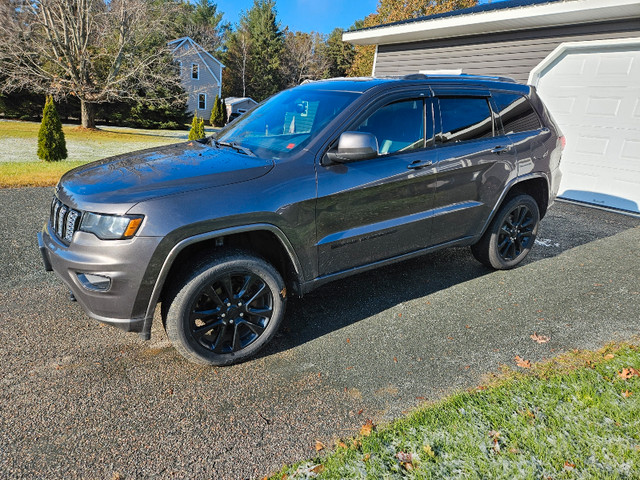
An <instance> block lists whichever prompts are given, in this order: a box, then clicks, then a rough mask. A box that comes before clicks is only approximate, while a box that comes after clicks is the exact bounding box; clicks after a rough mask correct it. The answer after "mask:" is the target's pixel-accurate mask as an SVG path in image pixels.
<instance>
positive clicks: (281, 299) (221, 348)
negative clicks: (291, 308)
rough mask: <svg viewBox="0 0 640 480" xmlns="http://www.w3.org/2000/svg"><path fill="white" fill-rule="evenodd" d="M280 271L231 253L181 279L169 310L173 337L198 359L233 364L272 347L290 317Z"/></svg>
mask: <svg viewBox="0 0 640 480" xmlns="http://www.w3.org/2000/svg"><path fill="white" fill-rule="evenodd" d="M284 292H286V290H285V287H284V281H283V280H282V277H281V276H280V274H279V273H278V271H277V270H276V269H275V268H274V267H273V266H272V265H271V264H269V263H267V262H266V261H265V260H263V259H261V258H258V257H254V256H253V255H250V254H248V253H245V252H227V253H223V254H221V255H217V256H214V257H212V258H210V259H209V260H207V261H204V262H203V263H201V264H200V265H199V266H196V268H195V269H194V271H193V272H192V273H191V274H190V275H187V276H186V278H184V279H183V280H182V281H178V282H177V286H176V288H175V289H174V294H173V295H170V297H172V298H169V299H168V301H169V302H170V304H169V306H168V308H167V309H163V310H165V311H166V318H165V324H166V330H167V336H168V337H169V340H171V343H172V344H173V345H174V347H175V348H176V350H177V351H178V352H179V353H180V354H181V355H182V356H184V357H185V358H187V359H188V360H190V361H192V362H196V363H201V364H206V365H218V366H222V365H231V364H233V363H238V362H241V361H244V360H246V359H248V358H249V357H251V356H253V355H254V354H255V353H256V352H257V351H258V350H259V349H261V348H262V347H263V346H264V345H266V344H267V343H268V342H269V340H271V338H272V337H273V335H274V334H275V333H276V331H277V330H278V327H279V326H280V323H281V321H282V318H283V317H284V312H285V307H286V299H285V293H284Z"/></svg>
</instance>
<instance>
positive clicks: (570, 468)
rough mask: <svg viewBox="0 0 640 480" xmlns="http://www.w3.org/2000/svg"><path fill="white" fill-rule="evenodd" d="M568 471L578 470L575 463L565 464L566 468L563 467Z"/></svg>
mask: <svg viewBox="0 0 640 480" xmlns="http://www.w3.org/2000/svg"><path fill="white" fill-rule="evenodd" d="M563 468H564V469H565V470H566V471H568V472H570V471H571V470H573V469H574V468H576V465H575V463H570V462H564V467H563Z"/></svg>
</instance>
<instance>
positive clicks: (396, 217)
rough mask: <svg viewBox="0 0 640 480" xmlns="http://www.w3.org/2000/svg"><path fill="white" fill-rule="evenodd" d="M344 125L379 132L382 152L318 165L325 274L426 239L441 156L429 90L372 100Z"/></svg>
mask: <svg viewBox="0 0 640 480" xmlns="http://www.w3.org/2000/svg"><path fill="white" fill-rule="evenodd" d="M347 130H350V131H360V132H369V133H372V134H373V135H375V136H376V138H377V141H378V152H379V155H378V156H377V157H376V158H373V159H368V160H361V161H355V162H350V163H343V164H333V165H328V166H322V165H318V200H317V238H318V245H317V248H318V270H319V274H320V276H324V275H329V274H333V273H338V272H341V271H345V270H349V269H352V268H357V267H359V266H363V265H368V264H371V263H375V262H377V261H381V260H385V259H387V258H392V257H395V256H398V255H401V254H403V253H407V252H411V251H414V250H417V249H419V248H423V247H424V246H426V245H427V244H428V243H429V230H430V219H429V217H430V209H431V208H432V203H433V195H434V191H435V184H434V180H435V168H434V164H435V162H436V157H435V155H436V153H435V149H434V148H433V104H432V100H431V98H429V96H428V93H425V92H412V93H411V94H405V95H404V96H402V97H401V98H394V99H393V100H390V101H388V102H386V103H380V104H376V105H373V106H372V107H370V108H369V109H367V111H366V112H365V113H363V115H362V116H361V117H360V118H359V119H357V120H356V121H355V122H354V123H353V124H352V125H351V126H349V127H348V128H347ZM425 132H426V135H425Z"/></svg>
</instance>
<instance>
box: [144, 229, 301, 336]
mask: <svg viewBox="0 0 640 480" xmlns="http://www.w3.org/2000/svg"><path fill="white" fill-rule="evenodd" d="M224 247H234V248H241V249H245V250H247V251H250V252H253V253H255V254H257V255H259V256H261V257H263V258H264V259H265V260H267V261H268V262H269V263H271V264H272V265H273V266H274V267H275V268H276V270H278V272H279V273H280V275H282V277H283V279H284V281H285V285H286V286H287V288H290V289H291V290H292V291H293V293H296V294H301V293H302V290H301V288H300V285H301V283H302V282H303V281H304V277H303V272H302V267H301V265H300V262H299V260H298V257H297V255H296V253H295V250H294V249H293V246H292V245H291V243H290V242H289V240H288V238H287V237H286V235H285V234H284V233H283V232H282V230H280V229H279V228H278V227H276V226H274V225H271V224H254V225H247V226H242V227H233V228H228V229H224V230H217V231H213V232H207V233H202V234H199V235H195V236H192V237H188V238H185V239H183V240H181V241H180V242H178V243H177V244H176V245H174V247H173V248H172V249H171V251H170V252H169V254H168V255H167V256H166V258H165V259H164V263H163V265H162V267H161V269H160V273H159V274H158V277H157V278H156V281H155V285H154V287H153V291H152V294H151V298H150V300H149V304H148V307H147V311H146V315H145V323H144V328H143V332H142V333H141V335H142V336H143V337H146V338H149V336H150V332H151V323H152V321H153V314H154V311H155V308H156V305H157V304H158V302H161V301H162V298H163V295H164V294H165V293H166V291H167V288H169V285H170V281H169V280H170V279H171V278H172V277H173V276H174V275H179V274H180V273H181V270H183V269H184V268H186V267H187V266H188V265H189V264H190V263H192V261H193V260H194V259H195V258H197V256H199V255H202V254H210V253H212V252H213V251H214V250H215V249H217V248H224Z"/></svg>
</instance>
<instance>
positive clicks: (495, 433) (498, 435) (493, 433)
mask: <svg viewBox="0 0 640 480" xmlns="http://www.w3.org/2000/svg"><path fill="white" fill-rule="evenodd" d="M489 436H490V437H491V438H493V439H496V438H498V437H500V432H498V431H496V430H491V431H489Z"/></svg>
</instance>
